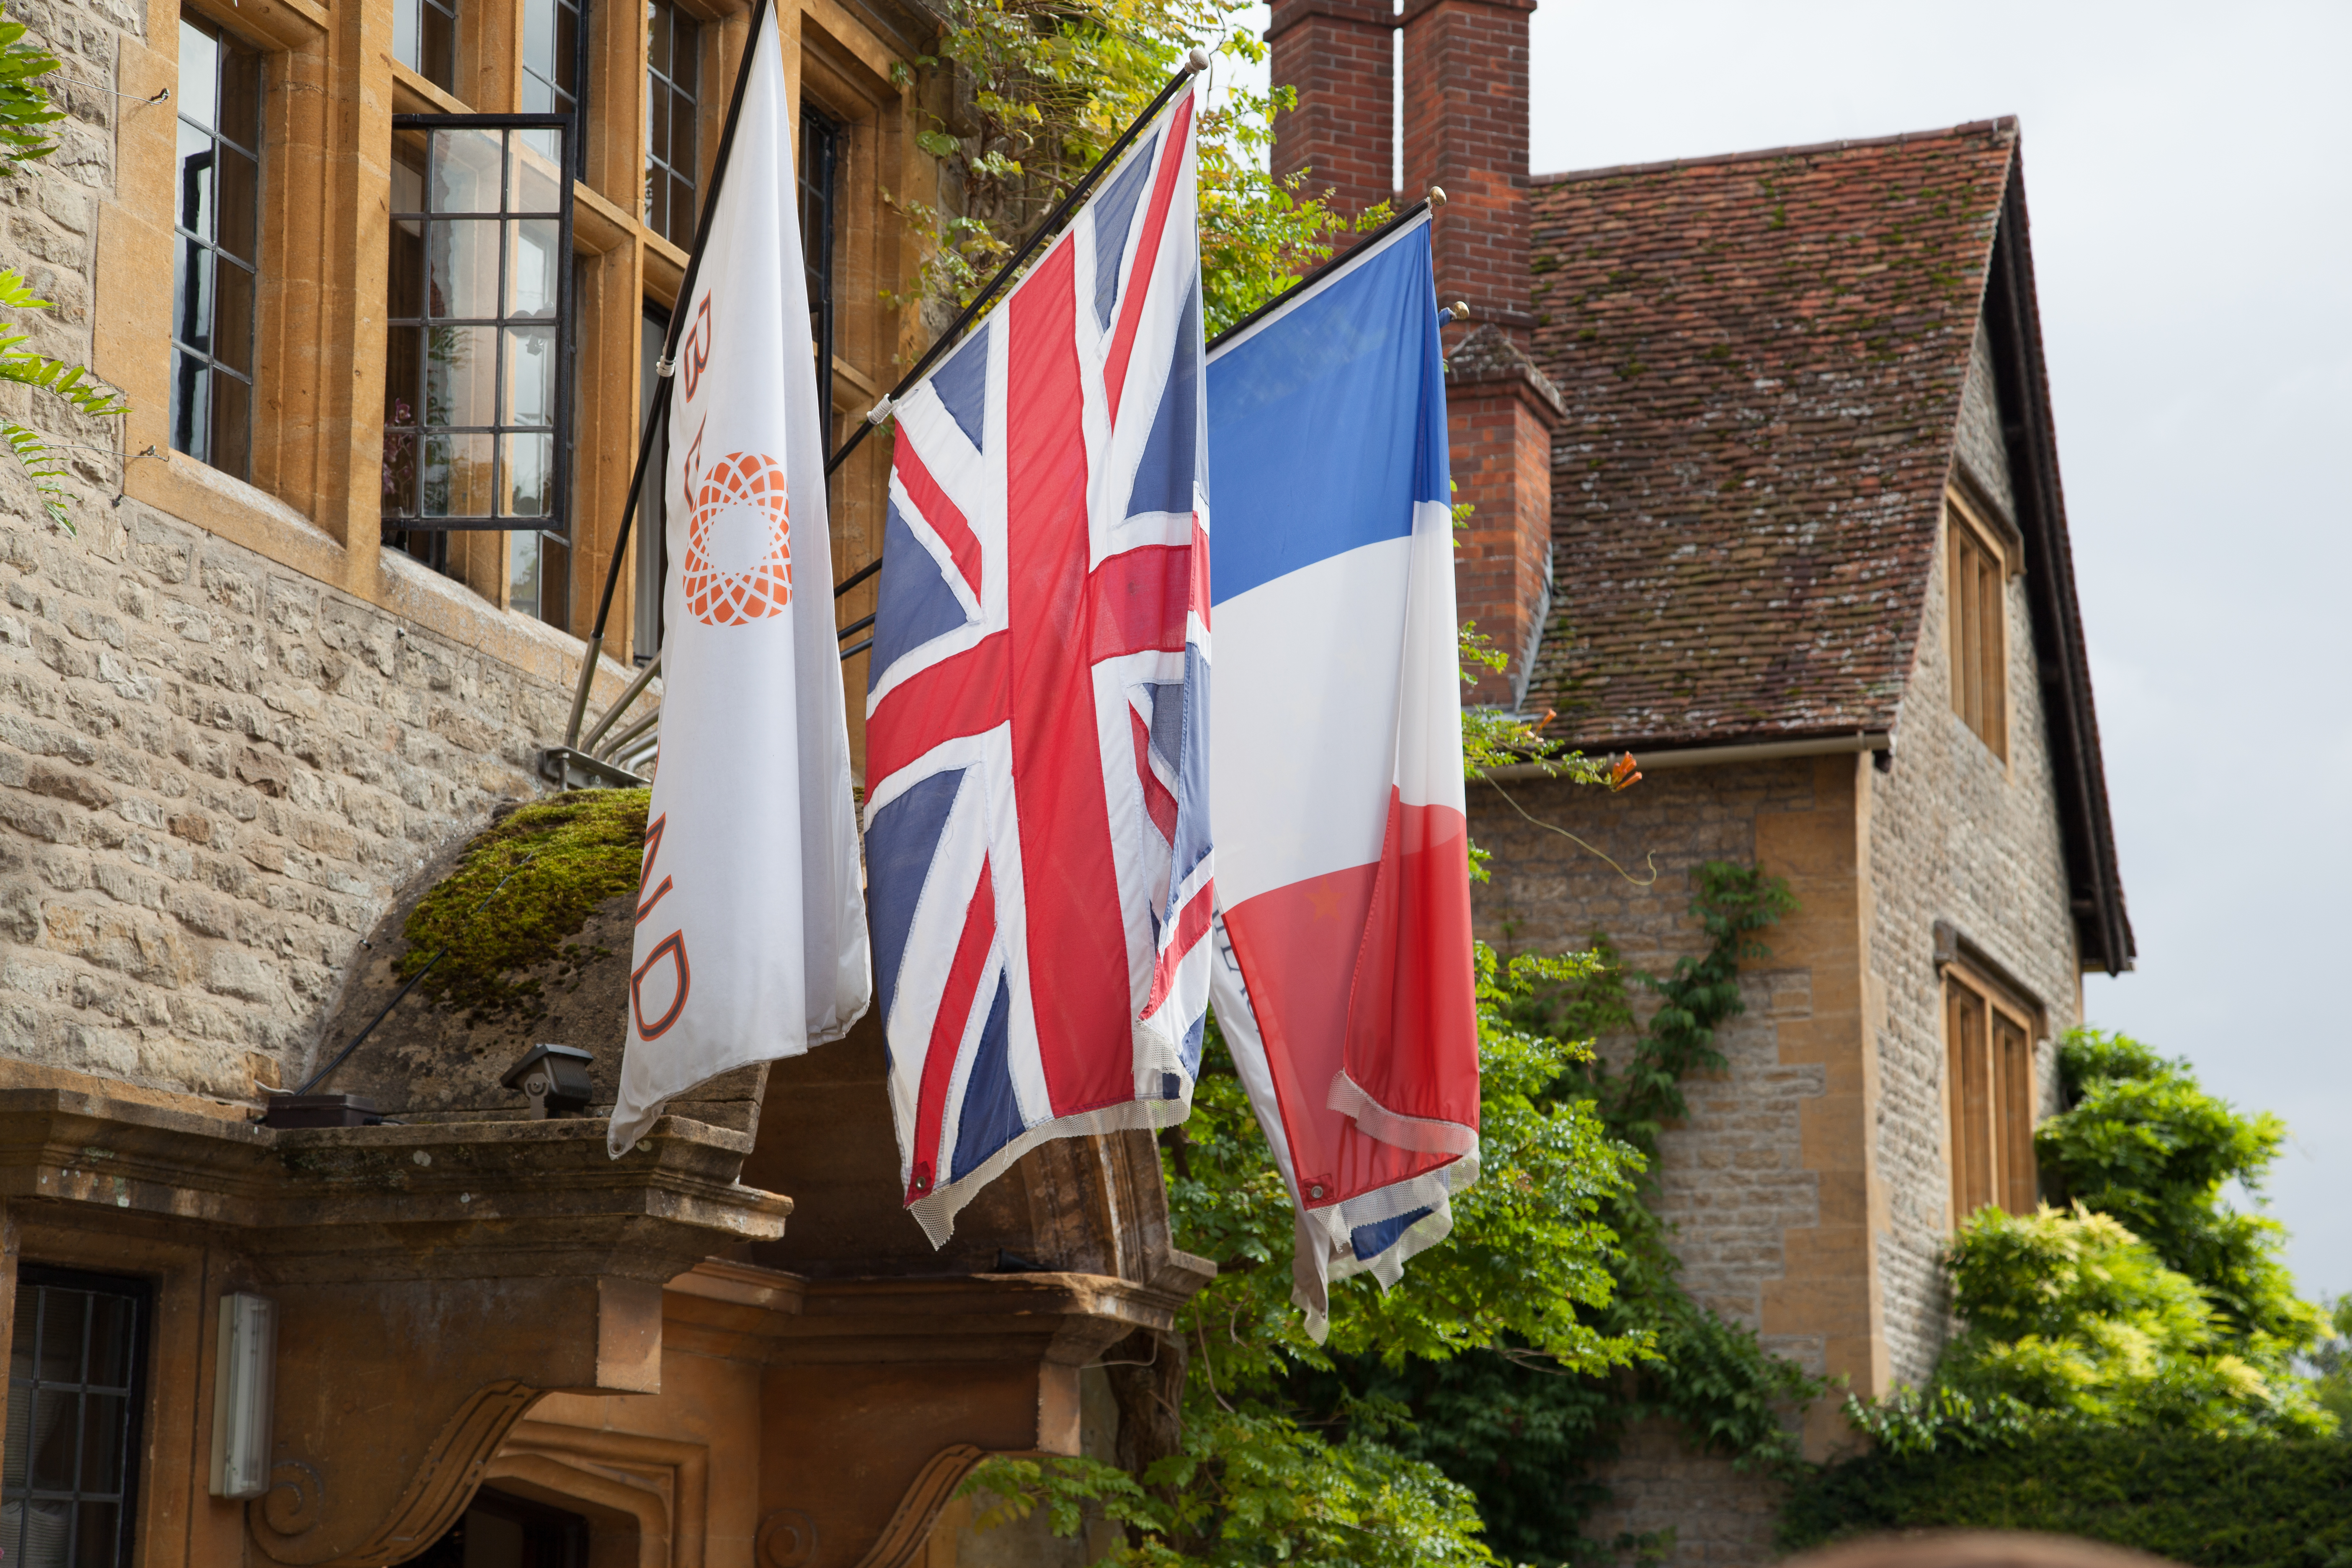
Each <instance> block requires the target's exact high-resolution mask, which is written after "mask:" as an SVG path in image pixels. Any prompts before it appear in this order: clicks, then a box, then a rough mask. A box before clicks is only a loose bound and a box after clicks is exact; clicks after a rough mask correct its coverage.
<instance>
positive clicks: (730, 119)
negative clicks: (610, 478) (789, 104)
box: [563, 0, 830, 746]
mask: <svg viewBox="0 0 2352 1568" xmlns="http://www.w3.org/2000/svg"><path fill="white" fill-rule="evenodd" d="M767 22H768V0H752V5H751V31H750V33H749V34H747V35H746V36H745V38H744V42H743V58H742V60H741V62H740V64H739V65H738V66H737V67H736V69H735V91H734V95H733V96H732V97H731V98H730V99H729V100H728V102H727V122H726V125H725V127H724V128H723V129H722V130H721V131H720V132H719V151H718V153H717V154H716V155H715V156H714V157H713V158H712V159H711V161H710V189H709V191H708V192H706V193H705V194H704V195H703V198H702V215H701V216H699V217H698V218H697V219H696V220H695V224H694V249H693V251H692V253H691V254H690V255H688V257H687V260H686V279H685V281H684V282H682V283H680V284H679V285H678V289H677V310H673V311H672V312H670V319H669V331H667V333H665V334H663V337H662V352H661V359H660V362H659V363H656V365H655V367H654V374H656V376H657V377H658V378H659V379H660V384H659V385H658V386H656V387H655V388H654V401H653V406H652V407H650V408H648V409H647V410H646V423H645V428H644V429H642V430H640V431H639V432H638V433H637V461H636V464H635V467H634V468H632V469H631V470H630V472H629V495H628V500H627V501H626V502H625V504H624V505H623V506H622V508H621V531H620V532H619V533H617V534H615V535H614V538H613V559H612V563H611V564H610V565H609V566H608V567H606V569H605V572H604V597H602V598H601V599H599V600H598V601H597V602H596V625H595V627H594V629H593V630H592V631H591V632H590V633H589V634H588V647H587V651H586V654H585V656H584V657H583V658H582V659H581V661H580V684H579V686H578V688H577V689H574V690H573V692H572V719H571V722H570V723H568V724H567V725H566V726H565V727H564V731H563V743H564V744H565V745H566V746H574V745H577V744H578V743H579V741H580V725H581V721H583V719H584V718H586V716H587V712H588V689H589V687H590V686H592V685H593V683H594V682H595V679H596V661H597V660H598V659H600V658H603V657H604V623H605V621H606V619H607V618H608V617H609V616H611V615H612V613H613V592H614V589H616V588H618V587H619V586H620V584H621V555H622V552H624V551H625V550H626V549H628V547H629V528H630V525H631V524H632V523H634V522H635V521H636V517H637V502H638V498H639V497H640V496H641V495H642V494H643V492H644V490H645V485H646V463H647V462H648V461H650V460H651V458H652V456H653V449H654V432H655V431H656V430H658V429H660V428H661V426H662V420H663V418H664V417H665V416H667V414H668V413H669V395H670V388H671V386H672V385H674V384H675V383H674V381H673V379H672V377H671V374H670V373H671V371H672V370H674V369H675V368H676V366H677V333H678V329H679V328H680V327H681V326H683V325H684V324H685V321H686V308H687V306H688V304H690V303H691V302H692V301H693V299H694V282H695V279H696V277H697V275H698V274H699V273H700V272H701V270H702V249H703V247H704V246H705V245H707V244H708V243H709V239H710V218H711V215H712V214H713V213H715V212H717V211H718V210H719V191H720V189H721V188H722V187H723V186H724V185H725V184H726V183H727V164H728V162H729V160H730V158H731V157H732V155H733V153H734V152H735V126H736V122H737V121H740V119H741V118H742V116H743V93H744V89H746V88H747V87H749V86H750V85H751V67H752V64H753V63H754V61H755V60H756V59H757V58H758V57H759V53H760V34H761V29H762V28H763V27H765V26H767ZM828 471H830V470H828Z"/></svg>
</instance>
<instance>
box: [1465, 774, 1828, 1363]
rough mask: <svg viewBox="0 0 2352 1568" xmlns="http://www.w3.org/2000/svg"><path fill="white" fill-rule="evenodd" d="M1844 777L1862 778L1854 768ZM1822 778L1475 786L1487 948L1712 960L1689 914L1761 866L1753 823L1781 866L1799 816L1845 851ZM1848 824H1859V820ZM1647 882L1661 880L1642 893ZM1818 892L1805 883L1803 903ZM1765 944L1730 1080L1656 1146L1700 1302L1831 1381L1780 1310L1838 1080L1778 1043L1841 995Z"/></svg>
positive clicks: (1616, 1051)
mask: <svg viewBox="0 0 2352 1568" xmlns="http://www.w3.org/2000/svg"><path fill="white" fill-rule="evenodd" d="M1837 764H1838V766H1839V767H1841V768H1843V769H1848V770H1850V769H1851V768H1852V766H1853V759H1852V758H1841V759H1837ZM1816 765H1817V764H1816V763H1813V762H1812V761H1811V760H1807V759H1797V760H1792V761H1788V762H1780V763H1763V764H1759V765H1756V766H1753V767H1749V768H1745V769H1724V768H1706V769H1699V768H1689V769H1674V770H1669V771H1662V772H1660V773H1656V774H1654V775H1653V776H1651V777H1649V778H1645V779H1644V780H1643V781H1642V783H1641V784H1637V785H1635V786H1634V787H1633V789H1631V790H1628V791H1626V792H1625V793H1624V794H1622V795H1603V794H1601V792H1599V791H1597V790H1593V789H1590V788H1582V787H1579V786H1576V785H1571V784H1560V783H1557V782H1550V781H1525V780H1522V781H1516V782H1512V783H1508V784H1503V785H1501V786H1499V787H1498V786H1496V785H1495V784H1482V785H1476V786H1474V787H1473V792H1472V794H1471V795H1470V806H1471V826H1470V831H1471V837H1473V838H1474V839H1475V841H1476V842H1477V843H1478V845H1479V846H1480V847H1482V848H1485V849H1486V850H1488V851H1489V852H1490V853H1491V854H1492V855H1493V857H1494V860H1493V863H1492V872H1491V880H1490V881H1489V882H1488V883H1487V884H1486V886H1485V887H1482V888H1479V889H1476V890H1475V893H1474V904H1475V910H1476V914H1477V925H1478V931H1479V934H1480V935H1481V936H1483V937H1484V938H1486V940H1487V941H1488V942H1492V943H1494V944H1495V946H1496V950H1497V951H1498V952H1503V953H1505V954H1511V953H1517V952H1538V953H1549V952H1570V951H1577V950H1580V949H1582V948H1584V947H1586V946H1588V945H1589V944H1590V942H1591V938H1592V936H1593V934H1594V933H1596V932H1600V933H1605V934H1606V935H1607V936H1608V937H1609V938H1610V940H1611V941H1612V942H1614V943H1616V945H1617V947H1618V950H1619V952H1620V953H1621V954H1622V958H1623V959H1624V961H1625V963H1627V964H1629V965H1631V966H1633V967H1636V968H1640V969H1645V970H1649V971H1652V972H1658V973H1663V972H1666V971H1670V970H1672V968H1673V967H1674V964H1675V961H1676V960H1677V959H1680V958H1685V957H1694V956H1696V955H1697V954H1699V953H1702V952H1705V951H1706V935H1705V933H1704V932H1703V931H1701V930H1700V929H1699V927H1698V923H1697V921H1695V920H1694V919H1693V918H1692V917H1691V916H1690V914H1689V912H1688V910H1689V906H1690V900H1691V895H1692V892H1693V889H1694V887H1695V883H1694V879H1693V873H1694V871H1695V869H1696V868H1697V867H1698V866H1699V865H1700V864H1701V863H1703V862H1706V861H1708V860H1727V861H1732V862H1735V863H1738V864H1741V865H1749V864H1754V863H1756V862H1757V860H1758V858H1759V825H1762V826H1763V837H1764V839H1765V841H1766V845H1767V853H1768V856H1769V847H1770V841H1771V840H1772V839H1773V838H1774V837H1775V836H1776V832H1777V830H1778V824H1777V822H1776V820H1775V819H1779V818H1782V817H1786V816H1790V815H1791V814H1794V815H1797V816H1802V817H1804V818H1806V819H1808V820H1816V821H1820V822H1822V825H1823V826H1825V827H1826V828H1827V829H1828V831H1829V833H1830V834H1832V836H1835V835H1838V834H1840V833H1846V834H1848V835H1849V836H1850V827H1842V826H1839V824H1838V822H1837V820H1836V819H1837V818H1838V816H1840V815H1841V811H1840V807H1841V805H1842V803H1841V802H1839V801H1838V800H1836V799H1834V798H1832V799H1829V800H1824V799H1822V795H1821V792H1820V791H1819V790H1818V789H1817V786H1816V776H1815V769H1816ZM1505 792H1507V795H1508V798H1507V799H1506V798H1505ZM1522 811H1524V813H1525V815H1524V816H1523V815H1522V814H1521V813H1522ZM1843 815H1844V820H1845V822H1846V823H1847V824H1850V823H1851V815H1850V809H1849V810H1848V811H1847V812H1846V813H1844V814H1843ZM1553 828H1564V829H1566V830H1567V831H1568V832H1572V833H1574V834H1576V835H1577V836H1578V837H1580V838H1583V839H1585V840H1586V841H1587V842H1589V843H1590V844H1591V845H1592V846H1593V847H1595V848H1597V849H1599V850H1600V851H1601V852H1602V853H1604V854H1606V855H1608V856H1609V857H1611V858H1612V859H1614V860H1616V861H1618V862H1619V863H1620V864H1621V865H1622V866H1623V867H1625V868H1627V869H1628V870H1629V871H1630V872H1632V873H1633V874H1634V875H1633V876H1631V877H1629V876H1626V875H1621V874H1620V873H1619V872H1618V871H1617V870H1615V869H1613V868H1611V867H1610V866H1609V865H1608V864H1607V863H1606V862H1604V861H1602V860H1601V858H1599V856H1597V855H1594V854H1592V853H1591V851H1588V850H1586V849H1584V848H1582V847H1579V846H1578V845H1577V844H1575V843H1573V842H1572V841H1571V840H1570V839H1569V838H1567V837H1562V836H1561V834H1559V833H1558V832H1554V831H1552V830H1551V829H1553ZM1653 868H1654V869H1655V871H1656V873H1657V879H1656V881H1655V882H1654V884H1650V885H1647V886H1643V885H1641V884H1642V883H1646V882H1648V879H1649V877H1650V874H1651V870H1652V869H1653ZM1784 874H1785V873H1784ZM1811 890H1812V889H1808V888H1803V887H1801V888H1800V891H1799V897H1800V898H1801V899H1803V898H1805V896H1806V894H1807V892H1809V891H1811ZM1819 901H1820V900H1814V901H1813V902H1814V903H1818V902H1819ZM1810 910H1811V905H1809V906H1808V909H1807V910H1801V911H1800V915H1799V921H1803V920H1804V919H1805V918H1806V916H1807V914H1808V913H1809V912H1810ZM1766 942H1767V945H1768V946H1769V947H1770V948H1772V950H1773V952H1772V954H1771V955H1770V956H1769V957H1766V958H1763V959H1760V960H1756V961H1753V962H1751V963H1748V964H1747V965H1745V966H1744V967H1743V970H1742V973H1741V976H1740V987H1741V994H1742V998H1743V1000H1744V1001H1745V1002H1746V1003H1747V1007H1748V1010H1747V1012H1746V1013H1745V1014H1744V1015H1742V1016H1739V1017H1738V1018H1736V1019H1734V1020H1732V1021H1731V1022H1730V1023H1729V1024H1728V1025H1727V1026H1725V1027H1724V1028H1723V1029H1722V1030H1720V1031H1719V1032H1718V1034H1717V1048H1718V1049H1719V1050H1720V1051H1721V1052H1722V1053H1723V1055H1724V1057H1725V1058H1727V1065H1726V1067H1725V1068H1724V1069H1723V1070H1722V1071H1720V1072H1718V1073H1713V1074H1707V1075H1702V1076H1699V1077H1696V1078H1693V1079H1689V1080H1687V1081H1686V1082H1685V1085H1684V1092H1685V1099H1686V1100H1687V1101H1688V1103H1689V1105H1690V1111H1691V1114H1690V1116H1689V1118H1688V1119H1687V1120H1686V1121H1684V1122H1682V1123H1681V1124H1679V1125H1677V1126H1675V1127H1672V1128H1670V1129H1668V1130H1667V1131H1666V1132H1665V1133H1664V1136H1663V1138H1662V1140H1661V1143H1660V1150H1659V1153H1660V1168H1659V1171H1658V1173H1657V1174H1658V1182H1659V1187H1660V1191H1659V1196H1658V1206H1659V1211H1660V1214H1661V1215H1662V1216H1663V1217H1664V1218H1665V1219H1666V1220H1667V1221H1668V1223H1670V1224H1671V1225H1673V1226H1675V1250H1676V1253H1677V1254H1678V1256H1680V1258H1682V1260H1683V1265H1684V1273H1683V1282H1684V1284H1685V1287H1686V1288H1687V1289H1689V1290H1690V1292H1691V1293H1692V1295H1693V1296H1694V1297H1696V1299H1697V1300H1701V1301H1703V1302H1705V1303H1706V1305H1707V1306H1709V1307H1711V1308H1712V1309H1714V1310H1716V1311H1717V1312H1719V1313H1721V1314H1722V1315H1723V1316H1724V1317H1726V1318H1727V1319H1729V1320H1731V1321H1735V1322H1739V1323H1745V1324H1746V1325H1748V1327H1750V1328H1753V1329H1757V1330H1759V1331H1761V1332H1763V1333H1764V1334H1765V1335H1766V1342H1767V1343H1768V1344H1769V1346H1770V1347H1771V1348H1772V1349H1773V1350H1774V1351H1775V1352H1778V1353H1780V1354H1783V1355H1787V1356H1789V1357H1790V1359H1792V1360H1794V1361H1796V1362H1798V1363H1800V1364H1801V1365H1803V1366H1804V1367H1805V1368H1806V1369H1807V1370H1808V1371H1811V1372H1814V1373H1820V1372H1822V1371H1824V1370H1826V1369H1827V1368H1826V1363H1825V1357H1826V1356H1827V1354H1828V1344H1827V1336H1826V1334H1825V1333H1824V1332H1823V1331H1821V1329H1820V1328H1818V1327H1816V1326H1812V1325H1806V1326H1802V1327H1800V1328H1798V1329H1796V1330H1795V1331H1790V1326H1789V1322H1788V1316H1787V1314H1786V1313H1785V1312H1775V1311H1772V1310H1770V1308H1771V1305H1772V1303H1771V1301H1770V1297H1771V1294H1772V1292H1773V1291H1774V1290H1775V1289H1777V1288H1778V1287H1780V1285H1781V1284H1782V1283H1783V1282H1784V1281H1785V1280H1786V1279H1788V1277H1789V1274H1790V1255H1789V1243H1790V1237H1791V1235H1792V1233H1794V1234H1798V1235H1801V1236H1811V1235H1813V1234H1814V1233H1815V1232H1817V1230H1818V1227H1819V1226H1820V1225H1821V1222H1822V1213H1823V1210H1822V1179H1821V1174H1820V1173H1819V1172H1817V1171H1813V1170H1808V1169H1807V1168H1806V1166H1805V1163H1804V1142H1805V1137H1806V1123H1807V1121H1808V1113H1809V1111H1810V1112H1814V1113H1818V1111H1819V1110H1821V1109H1822V1100H1823V1098H1824V1096H1825V1095H1826V1093H1827V1090H1828V1089H1829V1086H1830V1082H1831V1079H1832V1068H1831V1065H1830V1064H1829V1063H1827V1062H1826V1061H1824V1060H1822V1059H1811V1060H1806V1059H1792V1058H1802V1057H1804V1056H1806V1055H1809V1054H1810V1055H1813V1056H1815V1057H1816V1058H1818V1055H1819V1053H1817V1052H1811V1053H1809V1052H1807V1051H1804V1050H1803V1049H1801V1048H1799V1047H1797V1046H1796V1042H1795V1041H1794V1040H1793V1038H1784V1037H1785V1036H1789V1035H1790V1032H1791V1031H1796V1030H1802V1029H1806V1028H1811V1027H1813V1026H1815V1025H1816V1022H1817V1021H1816V1018H1815V1008H1814V998H1815V992H1816V989H1817V986H1818V987H1819V988H1820V989H1821V990H1822V991H1823V992H1824V993H1827V992H1832V991H1833V990H1834V989H1835V986H1836V983H1835V981H1834V980H1833V979H1832V978H1831V977H1826V976H1818V975H1817V974H1816V972H1815V965H1814V963H1812V962H1811V960H1812V959H1813V957H1814V956H1815V954H1814V953H1812V952H1809V951H1807V950H1808V949H1809V948H1811V946H1812V945H1813V943H1812V942H1811V941H1810V940H1809V936H1808V933H1807V932H1806V931H1802V930H1801V929H1790V930H1781V931H1773V932H1771V933H1769V934H1768V936H1767V939H1766ZM1633 1002H1634V1005H1635V1010H1636V1012H1637V1014H1638V1015H1639V1016H1643V1017H1644V1018H1646V1017H1647V1016H1648V1015H1649V1013H1650V1012H1651V1011H1652V1010H1653V1009H1654V1005H1655V1003H1654V999H1651V998H1648V997H1646V996H1644V995H1643V994H1639V993H1636V994H1634V996H1633ZM1630 1045H1631V1041H1630V1040H1626V1039H1605V1040H1603V1041H1601V1050H1602V1051H1603V1053H1604V1054H1605V1055H1610V1056H1613V1057H1619V1058H1622V1055H1623V1053H1624V1052H1625V1051H1626V1050H1627V1049H1628V1048H1629V1047H1630Z"/></svg>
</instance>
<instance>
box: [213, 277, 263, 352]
mask: <svg viewBox="0 0 2352 1568" xmlns="http://www.w3.org/2000/svg"><path fill="white" fill-rule="evenodd" d="M213 279H214V287H215V290H216V293H217V296H218V297H217V299H216V300H215V303H214V306H213V338H214V343H213V357H214V359H215V362H217V363H221V364H225V365H226V366H228V367H229V368H230V369H231V370H233V371H236V373H237V374H240V375H251V374H253V274H252V273H250V272H248V271H247V270H246V269H245V268H242V267H239V266H238V265H237V264H236V262H234V261H216V262H215V266H214V272H213Z"/></svg>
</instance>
